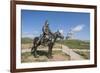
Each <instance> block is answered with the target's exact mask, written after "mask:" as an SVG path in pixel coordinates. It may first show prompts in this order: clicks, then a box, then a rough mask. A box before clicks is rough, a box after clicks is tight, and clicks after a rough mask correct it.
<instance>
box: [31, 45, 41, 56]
mask: <svg viewBox="0 0 100 73" xmlns="http://www.w3.org/2000/svg"><path fill="white" fill-rule="evenodd" d="M31 54H33V55H34V57H35V58H37V57H39V56H38V55H37V47H36V46H32V48H31Z"/></svg>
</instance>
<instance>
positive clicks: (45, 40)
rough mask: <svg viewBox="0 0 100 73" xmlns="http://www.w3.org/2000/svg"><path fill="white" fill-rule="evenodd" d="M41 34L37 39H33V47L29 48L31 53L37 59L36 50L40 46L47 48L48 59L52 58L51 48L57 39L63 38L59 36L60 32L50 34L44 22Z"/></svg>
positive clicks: (47, 25)
mask: <svg viewBox="0 0 100 73" xmlns="http://www.w3.org/2000/svg"><path fill="white" fill-rule="evenodd" d="M42 32H43V33H42V34H41V35H40V36H39V37H35V38H34V39H33V46H32V48H31V53H32V54H33V55H34V57H35V58H37V57H38V55H37V48H38V47H39V46H40V45H43V46H48V54H47V56H48V58H52V49H53V46H54V44H55V42H56V40H57V38H60V39H63V38H64V36H63V35H62V34H61V32H60V31H56V32H55V33H52V32H51V30H50V28H49V24H48V21H47V20H46V21H45V24H44V26H43V27H42Z"/></svg>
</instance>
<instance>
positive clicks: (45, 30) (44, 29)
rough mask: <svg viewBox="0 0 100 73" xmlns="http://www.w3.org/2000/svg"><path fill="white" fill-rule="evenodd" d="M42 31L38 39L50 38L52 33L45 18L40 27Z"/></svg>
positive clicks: (46, 39)
mask: <svg viewBox="0 0 100 73" xmlns="http://www.w3.org/2000/svg"><path fill="white" fill-rule="evenodd" d="M42 32H43V34H42V35H41V36H40V40H45V41H48V40H51V36H52V35H53V34H52V32H51V30H50V28H49V24H48V21H47V20H46V21H45V24H44V26H43V27H42ZM40 40H39V41H40ZM45 41H43V42H45Z"/></svg>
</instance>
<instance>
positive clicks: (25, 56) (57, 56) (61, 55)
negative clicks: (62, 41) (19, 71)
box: [21, 50, 70, 63]
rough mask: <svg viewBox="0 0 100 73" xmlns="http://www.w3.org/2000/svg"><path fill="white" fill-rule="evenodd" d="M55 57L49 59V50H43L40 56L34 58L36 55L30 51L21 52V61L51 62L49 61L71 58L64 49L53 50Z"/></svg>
mask: <svg viewBox="0 0 100 73" xmlns="http://www.w3.org/2000/svg"><path fill="white" fill-rule="evenodd" d="M44 52H45V53H44ZM52 56H53V58H52V59H48V57H47V52H46V51H42V52H40V54H39V57H38V58H34V56H33V55H32V54H31V53H30V52H25V53H22V54H21V62H22V63H25V62H27V63H28V62H29V63H30V62H49V61H67V60H69V58H70V57H69V56H68V55H66V54H65V53H63V52H62V51H57V50H56V51H53V55H52Z"/></svg>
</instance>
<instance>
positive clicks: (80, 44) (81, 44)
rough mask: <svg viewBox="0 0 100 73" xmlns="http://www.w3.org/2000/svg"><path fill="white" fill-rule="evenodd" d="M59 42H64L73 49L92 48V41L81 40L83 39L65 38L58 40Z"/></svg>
mask: <svg viewBox="0 0 100 73" xmlns="http://www.w3.org/2000/svg"><path fill="white" fill-rule="evenodd" d="M57 42H58V43H62V44H64V45H66V46H68V47H69V48H71V49H89V48H90V43H89V42H85V41H81V40H63V41H62V42H61V41H57Z"/></svg>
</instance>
